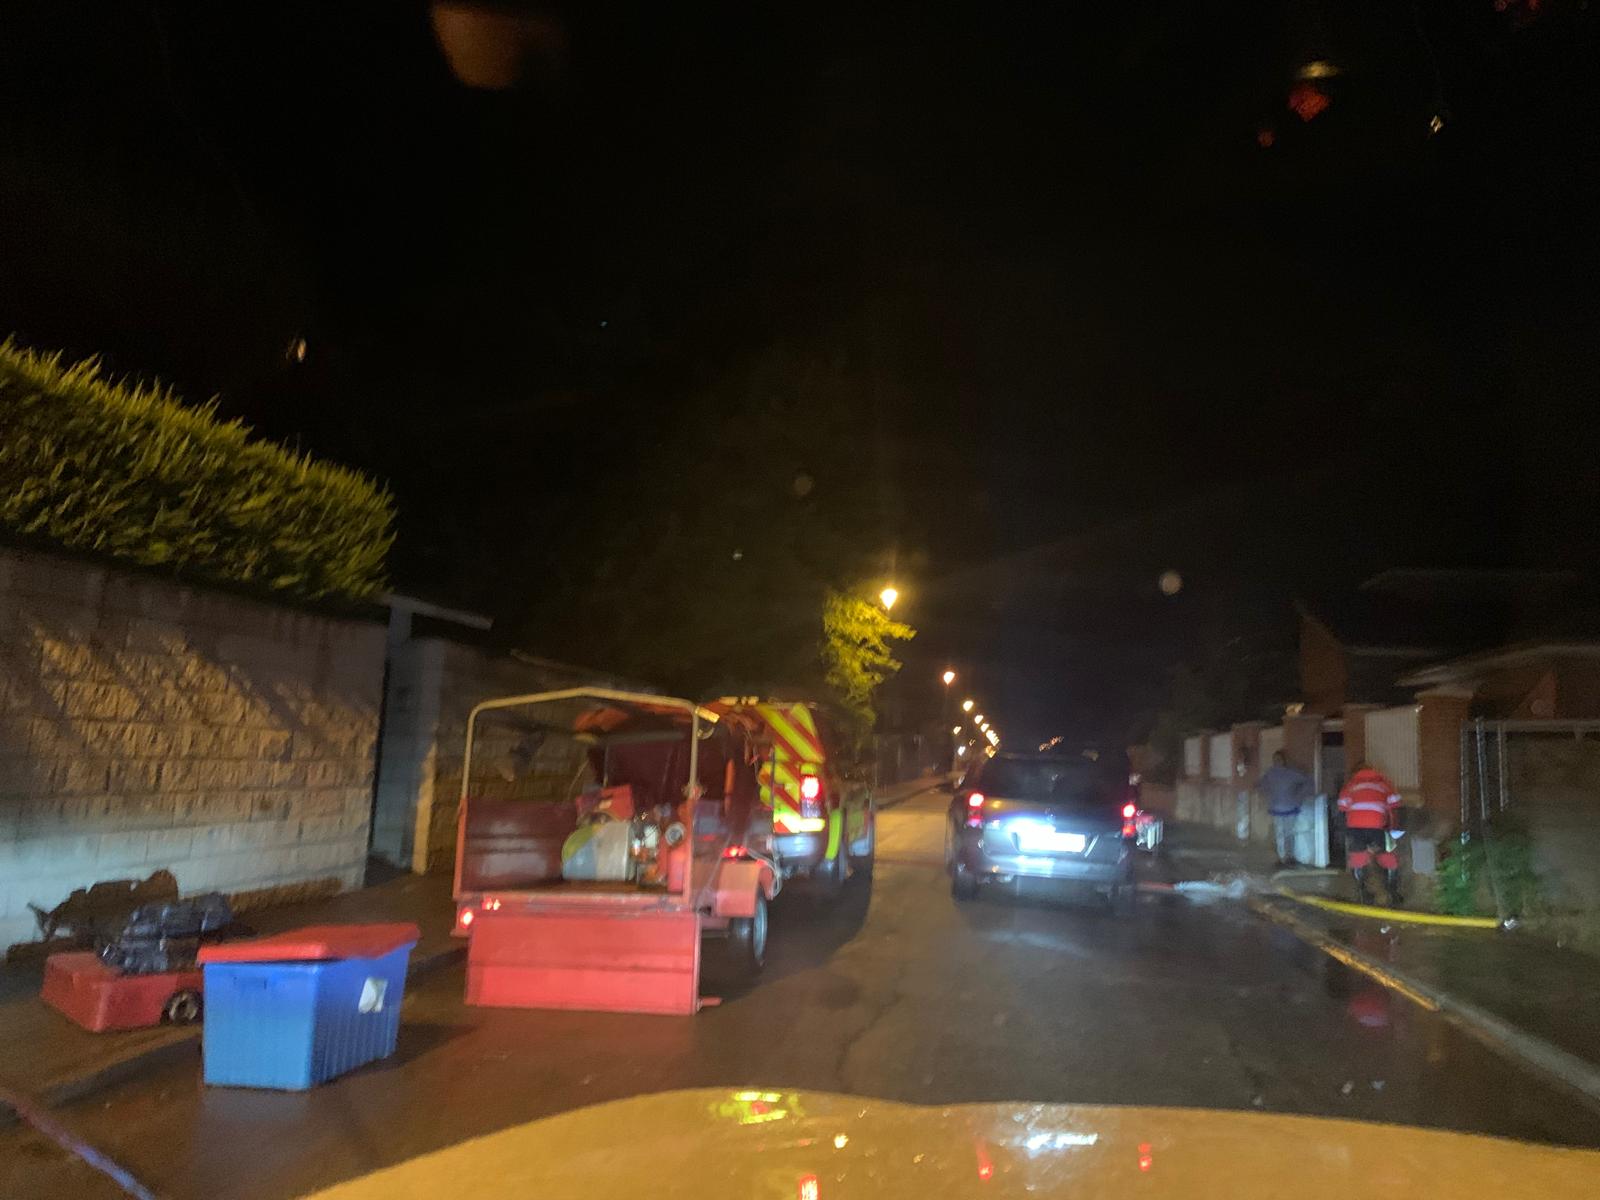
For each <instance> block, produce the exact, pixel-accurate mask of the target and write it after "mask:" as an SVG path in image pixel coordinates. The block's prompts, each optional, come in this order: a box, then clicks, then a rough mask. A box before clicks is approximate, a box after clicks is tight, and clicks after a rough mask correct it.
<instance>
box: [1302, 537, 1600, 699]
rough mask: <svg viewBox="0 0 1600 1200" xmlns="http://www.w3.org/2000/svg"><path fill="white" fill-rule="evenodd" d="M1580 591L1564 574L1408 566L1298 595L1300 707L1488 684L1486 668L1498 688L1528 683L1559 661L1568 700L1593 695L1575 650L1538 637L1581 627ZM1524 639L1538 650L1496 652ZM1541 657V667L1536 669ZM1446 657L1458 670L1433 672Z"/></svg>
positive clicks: (1599, 691) (1597, 685)
mask: <svg viewBox="0 0 1600 1200" xmlns="http://www.w3.org/2000/svg"><path fill="white" fill-rule="evenodd" d="M1587 590H1588V589H1587V588H1586V587H1585V586H1584V585H1583V584H1582V583H1581V581H1580V580H1579V577H1578V576H1577V575H1575V574H1573V573H1571V572H1565V571H1482V570H1419V569H1414V568H1407V569H1397V570H1390V571H1385V572H1383V573H1382V574H1380V575H1375V576H1373V577H1372V578H1370V579H1368V580H1366V581H1365V582H1363V583H1362V584H1361V585H1360V586H1359V587H1357V588H1356V589H1354V590H1353V591H1351V592H1347V593H1343V594H1338V595H1331V596H1324V597H1321V598H1318V599H1302V600H1299V601H1297V602H1296V606H1295V607H1296V610H1297V612H1298V614H1299V619H1300V631H1299V664H1300V691H1301V699H1302V702H1303V704H1304V706H1305V709H1306V710H1307V711H1308V712H1318V713H1323V714H1327V715H1335V714H1338V713H1341V712H1342V711H1343V710H1344V707H1345V706H1346V705H1347V704H1391V703H1398V702H1401V701H1404V700H1405V699H1407V698H1409V697H1410V696H1411V694H1412V693H1413V692H1415V691H1416V690H1417V689H1418V688H1428V687H1440V686H1445V685H1447V684H1448V685H1449V686H1452V687H1456V686H1463V685H1464V684H1466V683H1467V682H1468V681H1469V680H1481V681H1483V682H1484V683H1485V684H1486V685H1487V681H1488V678H1489V675H1495V676H1496V679H1497V682H1495V683H1494V684H1493V685H1492V687H1491V690H1493V691H1495V692H1496V693H1497V694H1498V693H1499V692H1501V691H1504V690H1505V689H1507V688H1509V689H1511V690H1512V691H1515V690H1516V689H1517V687H1518V686H1519V684H1518V682H1517V679H1514V678H1513V677H1512V675H1511V674H1510V672H1513V671H1520V672H1521V673H1522V675H1521V676H1518V677H1517V678H1518V679H1520V678H1523V677H1526V678H1527V680H1528V686H1529V687H1530V688H1531V687H1532V686H1534V684H1535V683H1537V680H1538V679H1539V678H1541V677H1542V676H1543V675H1544V674H1548V673H1549V672H1551V671H1554V670H1555V669H1556V663H1557V661H1558V660H1559V661H1560V662H1562V663H1567V664H1569V665H1568V666H1567V667H1566V668H1565V669H1566V671H1567V674H1568V676H1569V677H1570V680H1571V683H1570V689H1571V690H1570V694H1571V696H1572V697H1573V698H1574V701H1575V702H1576V700H1577V698H1578V697H1579V696H1580V695H1587V696H1592V697H1593V699H1594V700H1595V701H1596V702H1600V679H1597V680H1596V681H1595V682H1594V683H1584V682H1583V680H1584V679H1585V678H1586V676H1585V675H1584V669H1583V668H1582V667H1581V666H1580V665H1578V664H1581V663H1582V662H1583V661H1584V655H1583V653H1582V652H1581V650H1580V649H1574V648H1573V647H1571V646H1569V647H1568V652H1567V653H1565V654H1563V653H1562V652H1561V650H1560V647H1559V646H1553V645H1547V644H1544V643H1541V642H1540V641H1539V640H1538V637H1539V635H1540V634H1541V633H1542V632H1544V631H1547V630H1551V629H1558V628H1565V629H1572V628H1576V627H1578V626H1580V625H1581V621H1580V620H1578V619H1576V618H1575V617H1574V616H1573V614H1574V613H1575V612H1581V611H1582V610H1583V609H1584V607H1585V605H1586V602H1587V601H1588V600H1590V597H1589V596H1588V595H1587V594H1586V593H1587ZM1530 640H1531V644H1530V645H1529V646H1527V647H1525V649H1526V650H1534V651H1538V653H1536V654H1534V655H1533V656H1532V657H1531V658H1530V657H1528V656H1527V655H1526V654H1524V655H1523V657H1521V658H1515V659H1505V660H1503V661H1501V660H1499V659H1496V658H1495V655H1497V654H1503V653H1504V648H1506V647H1508V646H1510V645H1513V644H1521V643H1523V642H1525V641H1530ZM1541 656H1542V657H1541ZM1540 661H1542V662H1544V663H1545V666H1544V667H1543V668H1537V669H1536V664H1537V662H1540ZM1446 663H1456V664H1459V669H1451V670H1441V669H1440V668H1441V666H1442V665H1443V664H1446ZM1474 664H1476V665H1474ZM1485 672H1488V674H1485ZM1476 686H1477V685H1476V684H1474V688H1476ZM1585 688H1587V689H1588V691H1587V692H1586V691H1585V690H1584V689H1585ZM1596 715H1600V713H1596Z"/></svg>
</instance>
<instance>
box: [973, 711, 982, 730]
mask: <svg viewBox="0 0 1600 1200" xmlns="http://www.w3.org/2000/svg"><path fill="white" fill-rule="evenodd" d="M972 723H973V724H974V725H976V726H978V728H980V729H981V728H983V714H982V713H979V714H978V715H977V716H975V717H973V718H972Z"/></svg>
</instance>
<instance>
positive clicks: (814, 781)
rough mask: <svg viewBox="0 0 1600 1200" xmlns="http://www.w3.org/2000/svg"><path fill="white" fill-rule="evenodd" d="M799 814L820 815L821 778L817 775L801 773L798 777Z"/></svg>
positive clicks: (803, 815) (807, 815)
mask: <svg viewBox="0 0 1600 1200" xmlns="http://www.w3.org/2000/svg"><path fill="white" fill-rule="evenodd" d="M800 815H801V816H802V817H820V816H821V815H822V779H821V777H820V776H817V775H803V776H801V777H800Z"/></svg>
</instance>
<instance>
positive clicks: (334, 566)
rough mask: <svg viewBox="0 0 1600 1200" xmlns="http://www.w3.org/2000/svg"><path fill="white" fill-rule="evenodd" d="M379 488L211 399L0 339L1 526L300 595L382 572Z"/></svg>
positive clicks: (362, 587) (377, 579) (372, 586)
mask: <svg viewBox="0 0 1600 1200" xmlns="http://www.w3.org/2000/svg"><path fill="white" fill-rule="evenodd" d="M393 524H394V502H393V499H392V498H391V497H390V496H389V495H388V493H387V492H385V491H383V490H382V489H381V488H379V487H378V486H376V485H375V484H374V483H372V482H371V481H370V480H368V479H367V478H365V477H364V476H362V475H360V474H358V473H356V472H355V471H351V470H349V469H347V468H345V467H340V466H335V465H332V464H329V463H323V462H317V461H316V460H314V459H312V458H310V457H309V456H306V455H301V454H296V453H294V452H292V451H289V450H286V449H284V448H283V447H281V446H277V445H274V444H272V443H270V442H263V441H253V440H251V438H250V436H249V430H247V429H246V428H245V427H244V426H243V425H242V424H240V423H239V422H237V421H223V420H220V419H218V417H217V415H216V411H215V406H214V405H206V406H202V407H198V408H196V407H190V406H187V405H185V404H182V403H181V402H179V400H178V399H177V398H176V397H175V396H173V395H172V393H171V392H169V391H168V390H166V389H165V388H162V387H160V386H142V385H135V384H130V383H118V382H113V381H111V380H108V379H105V378H103V377H102V376H101V374H100V369H99V364H98V363H97V362H96V361H94V360H90V361H87V362H81V363H76V364H70V365H68V364H63V363H62V362H61V358H60V355H45V354H38V353H35V352H33V351H31V350H27V349H25V348H23V347H20V346H17V345H16V344H15V343H14V342H12V341H11V340H10V339H7V340H6V341H5V342H4V343H0V526H4V527H5V528H7V529H10V530H13V531H15V532H17V533H21V534H24V535H28V536H31V537H40V538H45V539H48V540H50V541H53V542H56V543H59V544H60V545H62V546H67V547H71V548H73V549H77V550H87V551H94V552H97V553H101V554H107V555H111V556H113V557H115V558H121V559H126V560H128V561H130V562H135V563H141V564H144V565H146V566H161V567H169V568H171V569H172V570H174V571H182V572H184V573H185V574H189V575H193V576H195V577H197V578H209V579H212V580H220V581H227V582H232V583H240V584H246V585H249V586H252V587H257V588H264V589H268V590H271V591H278V592H285V593H288V594H291V595H294V596H298V597H302V598H305V599H339V600H365V599H370V598H372V597H374V596H376V594H377V593H378V592H380V591H381V590H382V589H383V587H384V582H385V580H384V560H385V558H386V557H387V555H388V552H389V547H390V544H391V543H392V542H393V540H394V533H393Z"/></svg>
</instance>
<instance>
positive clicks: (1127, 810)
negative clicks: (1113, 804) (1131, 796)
mask: <svg viewBox="0 0 1600 1200" xmlns="http://www.w3.org/2000/svg"><path fill="white" fill-rule="evenodd" d="M1138 811H1139V808H1138V806H1137V805H1136V804H1134V803H1133V802H1132V801H1129V802H1128V803H1127V804H1124V805H1123V806H1122V819H1123V820H1124V821H1131V820H1133V818H1134V816H1135V815H1136V814H1137V813H1138Z"/></svg>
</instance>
